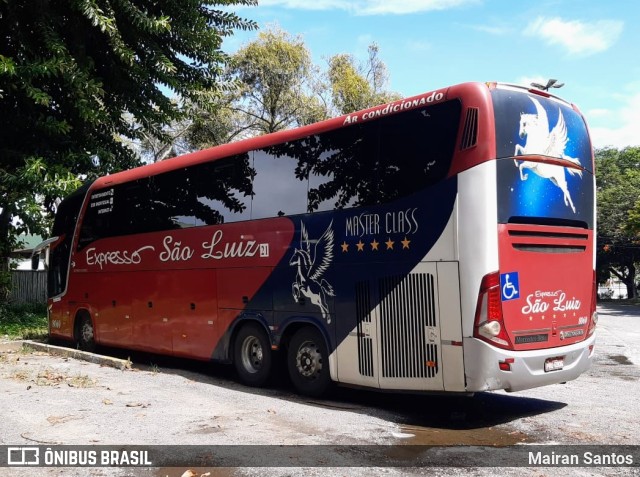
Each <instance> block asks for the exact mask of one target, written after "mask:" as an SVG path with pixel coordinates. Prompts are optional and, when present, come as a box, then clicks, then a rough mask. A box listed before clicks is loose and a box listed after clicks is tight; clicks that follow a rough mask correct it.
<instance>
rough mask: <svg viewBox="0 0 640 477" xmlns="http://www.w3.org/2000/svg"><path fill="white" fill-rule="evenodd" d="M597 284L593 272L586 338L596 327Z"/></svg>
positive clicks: (594, 272)
mask: <svg viewBox="0 0 640 477" xmlns="http://www.w3.org/2000/svg"><path fill="white" fill-rule="evenodd" d="M597 289H598V282H597V281H596V271H595V270H594V271H593V284H592V286H591V320H590V321H589V329H588V330H587V338H588V337H589V336H591V335H592V334H593V332H594V331H596V325H597V324H598V311H597V309H596V300H597V298H596V297H597V294H596V290H597Z"/></svg>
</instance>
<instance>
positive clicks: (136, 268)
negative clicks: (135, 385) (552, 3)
mask: <svg viewBox="0 0 640 477" xmlns="http://www.w3.org/2000/svg"><path fill="white" fill-rule="evenodd" d="M593 171H594V167H593V153H592V148H591V143H590V139H589V134H588V130H587V127H586V125H585V121H584V118H583V117H582V115H581V114H580V112H579V111H578V109H577V108H576V107H575V106H573V105H572V104H569V103H567V102H565V101H563V100H561V99H559V98H557V97H554V96H552V95H550V94H548V93H546V92H544V91H538V90H532V89H526V88H520V87H515V86H510V85H503V84H496V83H486V84H485V83H468V84H461V85H457V86H452V87H448V88H444V89H439V90H436V91H432V92H428V93H426V94H423V95H419V96H415V97H412V98H408V99H404V100H401V101H396V102H394V103H390V104H386V105H381V106H378V107H374V108H371V109H368V110H365V111H360V112H356V113H353V114H349V115H346V116H342V117H338V118H335V119H330V120H327V121H323V122H320V123H317V124H313V125H310V126H305V127H301V128H297V129H293V130H288V131H283V132H278V133H275V134H269V135H265V136H261V137H256V138H252V139H248V140H244V141H239V142H235V143H231V144H227V145H223V146H219V147H215V148H211V149H207V150H203V151H199V152H196V153H193V154H188V155H185V156H182V157H177V158H174V159H170V160H166V161H163V162H160V163H156V164H151V165H146V166H143V167H139V168H136V169H132V170H128V171H125V172H120V173H117V174H113V175H109V176H105V177H101V178H99V179H97V180H95V181H93V182H91V183H87V184H85V185H84V186H83V187H82V188H81V189H79V190H78V191H76V192H75V193H73V194H71V195H70V196H69V197H67V198H66V199H65V200H64V201H63V202H62V203H61V204H60V206H59V208H58V211H57V215H56V218H55V223H54V226H53V234H52V235H53V237H52V238H51V239H49V240H48V241H47V243H46V244H45V245H46V246H47V247H48V251H49V252H48V255H49V271H48V277H49V301H48V308H49V327H50V328H49V329H50V335H51V337H52V338H63V339H67V340H73V341H75V342H76V343H77V345H78V346H79V347H80V348H81V349H84V350H93V349H94V347H95V346H96V345H108V346H116V347H123V348H129V349H136V350H144V351H149V352H153V353H166V354H169V355H175V356H181V357H187V358H193V359H198V360H215V361H222V362H227V363H233V364H234V365H235V368H236V370H237V373H238V375H239V377H240V379H241V381H243V382H245V383H247V384H249V385H254V386H260V385H263V384H264V383H265V382H266V380H267V378H268V377H269V375H270V373H271V372H272V371H273V368H274V367H275V366H277V363H282V366H283V367H284V366H285V364H284V363H286V368H287V369H288V373H289V375H290V377H291V381H292V383H293V385H294V387H295V388H296V389H297V390H298V391H299V392H300V393H303V394H306V395H312V396H313V395H320V394H322V393H323V391H325V389H326V388H327V386H328V385H329V384H330V383H331V382H337V383H342V384H346V385H353V386H362V387H369V388H378V389H392V390H411V391H438V392H460V393H472V392H475V391H484V390H493V389H505V390H507V391H516V390H522V389H526V388H531V387H535V386H541V385H547V384H552V383H560V382H565V381H568V380H571V379H574V378H576V377H578V376H579V375H580V374H581V373H582V372H583V371H585V370H586V369H587V368H588V367H589V365H590V362H591V360H592V354H593V346H594V342H595V336H594V329H595V326H596V321H597V315H596V302H595V252H594V224H595V218H594V175H593ZM44 247H45V246H44V245H43V248H44ZM276 353H280V354H284V355H285V356H286V359H284V360H275V359H274V357H275V355H276Z"/></svg>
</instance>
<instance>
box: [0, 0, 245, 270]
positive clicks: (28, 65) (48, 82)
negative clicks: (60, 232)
mask: <svg viewBox="0 0 640 477" xmlns="http://www.w3.org/2000/svg"><path fill="white" fill-rule="evenodd" d="M255 4H257V2H256V0H224V1H222V0H221V1H218V2H212V1H201V0H157V1H153V2H150V1H142V0H69V1H62V2H59V1H53V0H30V1H26V0H0V262H1V263H0V265H3V266H4V269H6V265H7V263H8V261H7V254H8V252H9V250H10V249H11V247H12V245H13V242H14V241H15V236H16V235H17V234H18V233H19V232H21V231H23V230H28V231H29V232H31V233H43V232H44V230H45V228H46V225H47V221H46V218H47V215H46V213H51V212H53V210H54V209H55V203H56V200H57V199H58V198H60V197H61V196H63V195H65V194H66V193H68V191H69V190H71V189H73V188H75V187H76V186H77V184H78V178H84V177H93V176H96V175H100V174H104V173H109V172H113V171H117V170H121V169H124V168H129V167H131V166H134V165H136V164H138V163H139V158H138V156H137V155H136V152H135V151H134V150H133V149H132V148H130V147H128V144H129V143H130V142H131V141H134V142H135V141H141V140H144V139H145V138H147V139H148V138H158V137H160V138H162V137H166V131H165V130H164V129H163V128H164V126H165V125H167V124H170V123H171V122H172V121H180V120H182V119H184V118H185V117H187V116H188V115H189V114H190V113H191V112H192V109H190V108H181V107H180V103H179V102H176V101H174V100H172V99H171V98H170V97H169V95H167V94H166V93H167V91H171V92H173V93H175V94H176V95H178V97H180V98H181V99H182V100H184V101H188V102H190V103H192V104H195V105H197V106H198V107H199V108H200V109H202V110H205V111H206V110H208V109H209V108H210V105H211V104H212V103H214V102H215V100H216V98H217V97H218V96H219V91H220V87H219V82H220V75H221V73H222V71H223V68H224V65H225V63H226V61H227V56H226V55H225V54H224V53H223V51H222V50H221V46H222V40H223V39H224V37H226V36H229V35H231V34H232V33H233V31H234V30H236V29H253V28H255V23H254V22H252V21H247V20H245V19H242V18H240V17H239V16H237V15H236V14H234V13H231V12H230V11H229V7H231V6H233V5H255ZM217 6H220V8H216V7H217ZM1 269H2V267H0V270H1Z"/></svg>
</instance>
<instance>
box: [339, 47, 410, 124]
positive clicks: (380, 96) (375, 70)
mask: <svg viewBox="0 0 640 477" xmlns="http://www.w3.org/2000/svg"><path fill="white" fill-rule="evenodd" d="M367 52H368V58H367V61H366V63H365V64H358V62H357V61H356V59H355V57H354V56H353V55H348V54H344V53H343V54H339V55H335V56H332V57H331V58H330V59H329V70H328V73H327V76H328V78H329V85H330V89H331V94H332V99H333V106H334V108H335V110H336V112H337V113H338V114H349V113H352V112H354V111H359V110H361V109H366V108H370V107H372V106H376V105H378V104H382V103H388V102H391V101H395V100H397V99H401V96H400V95H399V94H397V93H393V92H390V91H387V90H386V89H385V88H386V86H387V83H388V79H389V76H388V73H387V67H386V65H385V64H384V63H383V62H382V60H380V58H379V53H380V49H379V47H378V45H376V44H375V43H372V44H371V45H369V47H368V49H367Z"/></svg>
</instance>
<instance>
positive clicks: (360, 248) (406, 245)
mask: <svg viewBox="0 0 640 477" xmlns="http://www.w3.org/2000/svg"><path fill="white" fill-rule="evenodd" d="M399 243H401V244H402V250H410V249H411V240H409V239H408V238H407V237H406V236H405V237H404V240H400V242H399ZM382 244H384V245H386V248H384V249H383V248H381V245H382ZM395 244H396V241H395V240H391V237H387V240H386V241H384V242H378V240H377V239H376V238H374V239H373V241H371V242H369V243H368V245H369V246H370V247H371V251H372V252H379V251H380V250H399V249H397V248H394V246H395ZM350 245H355V246H356V251H357V252H364V251H365V250H366V249H365V247H366V246H367V242H363V241H362V239H359V240H358V242H356V243H354V244H350V243H348V242H347V241H346V240H344V241H343V242H342V243H341V244H340V248H341V250H342V253H348V252H349V246H350Z"/></svg>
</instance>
